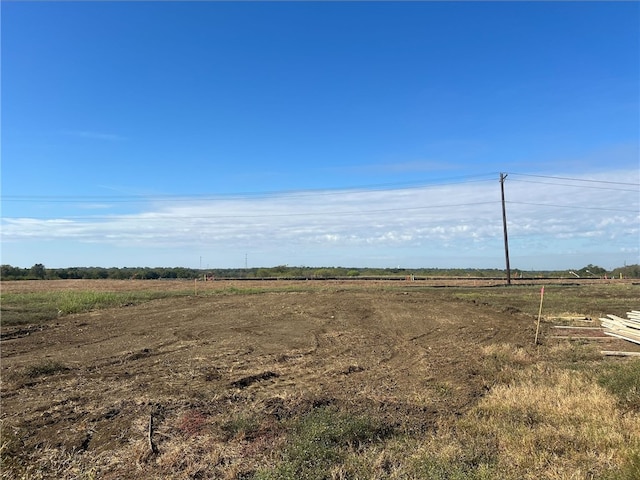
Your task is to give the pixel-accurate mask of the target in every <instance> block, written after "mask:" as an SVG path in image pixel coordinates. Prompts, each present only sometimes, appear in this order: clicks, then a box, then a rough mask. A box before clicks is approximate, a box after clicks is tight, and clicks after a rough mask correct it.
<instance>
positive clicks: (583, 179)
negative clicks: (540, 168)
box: [511, 173, 640, 187]
mask: <svg viewBox="0 0 640 480" xmlns="http://www.w3.org/2000/svg"><path fill="white" fill-rule="evenodd" d="M511 175H520V176H523V177H537V178H552V179H556V180H571V181H574V182H590V183H608V184H611V185H629V186H632V187H640V183H627V182H612V181H608V180H590V179H585V178H572V177H554V176H552V175H534V174H531V173H512V174H511Z"/></svg>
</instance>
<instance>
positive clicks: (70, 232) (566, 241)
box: [2, 171, 640, 266]
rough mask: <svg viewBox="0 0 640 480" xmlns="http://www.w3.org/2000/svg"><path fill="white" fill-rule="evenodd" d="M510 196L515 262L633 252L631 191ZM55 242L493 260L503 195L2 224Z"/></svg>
mask: <svg viewBox="0 0 640 480" xmlns="http://www.w3.org/2000/svg"><path fill="white" fill-rule="evenodd" d="M637 175H638V172H636V171H627V172H613V173H611V172H610V173H609V174H608V175H606V176H605V175H602V176H601V177H600V178H593V177H592V178H591V179H592V180H605V179H606V180H607V181H618V182H629V183H633V182H637V180H636V179H637ZM531 181H535V182H538V181H540V182H544V183H529V182H531ZM571 184H573V185H580V186H579V187H577V186H568V185H571ZM585 187H598V188H585ZM602 187H606V188H610V189H607V190H602V189H601V188H602ZM505 190H506V198H507V201H508V203H507V217H508V225H509V235H510V239H511V243H512V254H513V255H514V258H517V257H518V255H519V254H520V255H522V256H523V257H524V256H527V255H531V254H534V255H535V252H538V253H540V254H541V255H544V254H550V253H551V252H552V251H553V252H555V253H559V254H561V253H562V252H563V251H565V252H566V253H567V254H575V251H578V252H580V251H584V252H592V251H594V249H596V250H597V248H600V250H602V251H603V252H604V251H609V250H610V249H615V250H616V251H618V252H626V253H630V254H632V255H633V254H635V255H637V254H638V235H639V234H640V227H639V225H640V214H639V205H638V204H639V198H638V191H637V190H638V189H637V187H633V186H625V185H617V184H605V183H589V182H569V181H565V180H562V181H561V180H554V179H540V178H531V177H524V176H517V177H516V176H515V175H514V176H513V177H508V178H507V182H506V184H505ZM56 239H57V240H65V241H70V242H71V241H78V242H81V243H82V242H84V243H92V244H99V245H104V247H105V249H107V248H110V247H118V248H131V247H141V248H142V249H144V250H145V251H147V252H148V251H150V250H151V251H152V250H153V249H161V248H176V249H184V248H186V249H202V248H207V249H208V250H209V251H214V252H217V253H216V255H219V256H220V258H224V252H229V251H232V250H236V249H245V250H252V251H253V250H269V251H271V252H273V257H274V258H275V257H276V256H278V255H281V256H282V257H286V255H287V252H291V251H294V250H295V251H297V252H298V254H297V255H298V256H299V257H302V258H303V262H301V263H305V264H307V265H312V264H324V263H325V262H324V261H323V255H325V254H326V255H327V258H329V256H330V255H331V253H330V252H335V251H336V249H340V250H341V251H344V252H347V253H346V254H347V255H349V256H350V257H351V258H353V261H352V264H354V265H355V264H358V263H364V264H366V263H367V261H368V260H367V259H370V258H374V257H375V256H378V255H379V256H384V255H390V256H393V255H392V254H391V253H390V252H393V251H404V250H406V249H409V250H411V249H420V250H422V251H423V252H424V251H427V252H430V253H429V254H430V255H434V256H436V255H437V254H438V252H442V254H443V255H449V256H455V255H456V253H455V252H470V253H473V252H476V254H482V252H492V253H491V254H492V255H493V256H494V257H495V258H500V252H501V248H502V216H501V206H500V188H499V183H498V181H497V179H496V180H495V181H486V182H469V183H463V184H456V185H439V186H427V187H421V188H411V189H397V190H383V191H369V190H364V191H357V190H349V191H317V192H299V193H296V194H282V195H268V196H263V197H259V198H258V197H244V198H242V197H241V198H225V197H222V198H211V199H204V198H198V197H193V198H186V199H185V198H182V199H173V200H171V199H162V200H161V201H160V200H159V201H158V202H157V203H156V204H155V205H153V206H151V207H149V208H148V209H146V210H145V211H141V212H139V213H135V214H128V215H112V216H110V215H103V216H87V217H79V218H75V219H74V218H60V219H37V218H4V219H3V221H2V241H3V242H9V243H10V242H25V241H36V240H37V241H44V240H56ZM594 241H595V242H596V243H595V244H593V242H594ZM278 252H280V253H278ZM300 252H301V253H300ZM305 252H307V255H308V258H305ZM360 259H361V260H362V261H360ZM631 261H634V259H633V258H632V259H631ZM96 263H97V262H96ZM496 266H497V265H496Z"/></svg>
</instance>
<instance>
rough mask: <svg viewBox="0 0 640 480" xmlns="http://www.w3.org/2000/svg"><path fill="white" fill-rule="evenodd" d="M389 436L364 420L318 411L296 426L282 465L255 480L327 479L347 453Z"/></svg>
mask: <svg viewBox="0 0 640 480" xmlns="http://www.w3.org/2000/svg"><path fill="white" fill-rule="evenodd" d="M389 433H390V430H389V429H388V428H386V427H383V426H381V425H378V424H376V423H375V422H373V421H372V420H370V419H369V418H367V417H362V416H355V415H351V414H349V413H344V412H339V411H336V410H335V409H332V408H329V407H320V408H317V409H315V410H313V411H311V412H310V413H308V414H307V415H305V416H303V417H302V418H300V419H299V420H297V421H296V422H295V424H294V426H293V429H292V432H291V435H290V437H289V440H288V444H287V445H286V447H285V448H284V451H283V453H282V460H283V461H282V462H281V463H280V464H279V465H278V466H277V467H276V468H275V470H273V471H261V472H258V473H257V474H256V478H258V479H265V480H266V479H274V478H277V479H298V478H305V479H310V480H324V479H329V478H331V472H332V471H335V470H336V469H340V466H341V463H342V462H343V461H344V460H345V458H346V454H347V452H348V451H354V450H356V451H357V450H360V449H362V448H363V446H364V445H365V444H367V443H371V442H375V441H379V440H380V439H382V438H383V437H384V436H387V435H388V434H389Z"/></svg>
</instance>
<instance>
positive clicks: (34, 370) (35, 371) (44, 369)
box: [24, 361, 69, 378]
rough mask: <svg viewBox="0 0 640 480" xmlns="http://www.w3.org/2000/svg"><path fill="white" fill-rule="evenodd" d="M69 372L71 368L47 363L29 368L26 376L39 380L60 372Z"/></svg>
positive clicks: (53, 362)
mask: <svg viewBox="0 0 640 480" xmlns="http://www.w3.org/2000/svg"><path fill="white" fill-rule="evenodd" d="M67 370H69V368H68V367H67V366H65V365H63V364H62V363H60V362H55V361H46V362H42V363H38V364H36V365H31V366H30V367H27V368H26V369H25V372H24V374H25V375H26V376H27V377H29V378H37V377H43V376H46V375H53V374H56V373H60V372H66V371H67Z"/></svg>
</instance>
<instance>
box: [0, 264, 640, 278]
mask: <svg viewBox="0 0 640 480" xmlns="http://www.w3.org/2000/svg"><path fill="white" fill-rule="evenodd" d="M511 275H512V277H513V278H567V277H573V278H576V276H579V277H580V278H594V277H597V278H604V277H605V276H606V277H609V278H611V277H614V278H618V277H620V275H622V276H623V277H624V278H640V265H627V266H624V267H619V268H616V269H614V270H612V271H607V270H605V269H604V268H601V267H598V266H597V265H587V266H586V267H583V268H581V269H576V270H572V271H568V270H561V271H546V270H541V271H522V270H517V269H514V270H512V271H511ZM409 276H413V277H415V278H416V279H419V278H433V277H457V278H504V277H505V271H504V270H501V269H472V268H446V269H443V268H415V269H407V268H345V267H293V266H288V265H278V266H275V267H260V268H223V269H218V268H216V269H195V268H185V267H153V268H152V267H123V268H118V267H111V268H104V267H68V268H46V267H45V266H44V265H43V264H41V263H37V264H35V265H33V266H32V267H30V268H20V267H13V266H11V265H2V266H1V267H0V278H1V279H2V280H67V279H91V280H97V279H113V280H129V279H138V280H160V279H166V280H171V279H191V280H193V279H196V278H203V279H205V278H207V279H238V280H250V279H287V278H289V279H310V280H312V279H335V278H393V277H395V278H403V279H404V278H406V277H409Z"/></svg>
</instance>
